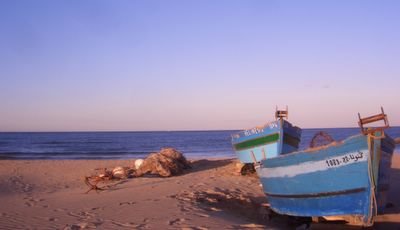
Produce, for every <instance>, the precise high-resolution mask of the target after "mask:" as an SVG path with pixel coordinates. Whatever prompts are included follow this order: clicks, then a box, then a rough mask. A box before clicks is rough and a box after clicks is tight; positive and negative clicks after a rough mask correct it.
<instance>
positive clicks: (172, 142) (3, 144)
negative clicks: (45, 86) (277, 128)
mask: <svg viewBox="0 0 400 230" xmlns="http://www.w3.org/2000/svg"><path fill="white" fill-rule="evenodd" d="M321 130H323V131H326V132H328V133H329V134H330V135H331V136H332V137H333V138H334V139H335V140H342V139H344V138H346V137H348V136H351V135H355V134H359V129H358V128H335V129H303V134H302V141H301V144H300V148H301V149H304V148H307V147H308V145H309V143H310V140H311V138H312V137H313V135H314V134H315V133H316V132H318V131H321ZM235 132H236V131H190V132H183V131H179V132H58V133H0V159H9V158H16V159H116V158H143V157H146V156H147V155H148V154H149V153H151V152H157V151H158V150H160V148H162V147H167V146H168V147H174V148H176V149H178V150H180V151H182V152H183V153H184V154H185V156H187V157H189V158H191V157H196V158H198V157H200V158H205V157H207V158H210V157H235V155H234V153H233V151H232V146H231V142H230V136H231V134H232V133H235ZM387 133H388V134H389V135H390V136H392V137H400V127H393V128H390V129H389V130H387ZM396 151H397V152H399V151H400V149H399V147H397V149H396Z"/></svg>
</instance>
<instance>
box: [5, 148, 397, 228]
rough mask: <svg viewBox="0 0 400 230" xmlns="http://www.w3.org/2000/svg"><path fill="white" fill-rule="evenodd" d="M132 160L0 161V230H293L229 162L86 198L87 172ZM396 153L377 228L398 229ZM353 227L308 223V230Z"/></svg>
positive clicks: (120, 185) (124, 183) (128, 182)
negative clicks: (269, 209) (387, 204)
mask: <svg viewBox="0 0 400 230" xmlns="http://www.w3.org/2000/svg"><path fill="white" fill-rule="evenodd" d="M132 164H133V162H132V161H131V160H65V161H64V160H56V161H55V160H32V161H27V160H2V161H0V229H95V228H98V229H247V228H249V229H294V228H295V227H296V226H295V225H291V223H292V221H291V219H290V218H288V217H286V216H280V215H277V216H274V217H273V218H272V219H268V218H266V217H267V211H266V209H265V208H264V207H263V206H262V203H264V202H266V200H265V197H264V195H263V192H262V189H261V187H260V186H259V182H258V179H257V177H256V176H255V175H252V176H241V175H239V173H238V172H237V167H236V160H233V159H220V160H193V162H192V164H193V168H192V169H191V170H189V171H187V172H186V173H185V174H183V175H181V176H175V177H169V178H159V177H140V178H130V179H124V180H120V181H113V182H110V183H108V184H106V185H107V186H108V189H107V190H105V191H101V192H99V193H97V192H95V191H90V192H89V193H88V194H85V192H86V191H87V190H88V187H87V186H86V185H85V184H84V182H83V177H84V176H89V175H91V174H93V173H94V169H96V168H102V167H108V168H112V167H115V166H129V165H132ZM399 181H400V154H395V157H394V158H393V164H392V175H391V189H390V191H389V197H388V201H389V202H390V203H391V204H392V205H391V206H390V207H389V208H388V209H387V212H386V214H384V215H381V216H378V217H377V218H376V224H375V228H376V229H400V197H399V196H398V193H399V192H400V186H399V185H400V184H399V183H398V182H399ZM328 227H329V228H331V229H354V227H352V226H348V225H344V224H343V223H331V222H330V223H313V224H312V226H311V229H326V228H328Z"/></svg>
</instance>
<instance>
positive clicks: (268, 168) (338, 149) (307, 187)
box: [257, 133, 393, 225]
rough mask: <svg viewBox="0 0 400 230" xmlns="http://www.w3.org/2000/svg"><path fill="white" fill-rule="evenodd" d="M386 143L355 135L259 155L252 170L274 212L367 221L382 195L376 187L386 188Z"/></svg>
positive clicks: (388, 139)
mask: <svg viewBox="0 0 400 230" xmlns="http://www.w3.org/2000/svg"><path fill="white" fill-rule="evenodd" d="M376 135H377V136H379V133H376ZM382 143H389V144H385V146H383V144H382ZM390 143H391V140H390V137H388V136H386V137H385V139H382V140H380V139H369V138H368V137H367V136H364V135H357V136H353V137H350V138H348V139H346V140H345V141H343V142H342V143H337V144H336V145H330V146H328V147H326V148H320V149H318V150H314V151H313V150H311V151H310V150H306V151H299V152H293V153H289V154H284V155H279V156H278V157H276V158H271V159H267V160H262V161H261V165H260V168H258V170H257V172H258V174H259V177H260V181H261V183H262V185H263V189H264V192H265V194H266V195H267V197H268V201H269V202H270V207H271V208H272V209H273V210H274V211H276V212H278V213H281V214H287V215H294V216H331V215H335V216H336V215H358V216H362V217H363V221H364V224H365V225H369V224H371V223H370V217H371V216H373V215H375V212H374V210H376V209H380V208H382V200H385V195H386V193H384V192H382V191H385V189H386V188H387V187H388V186H387V185H388V170H389V169H390V161H391V154H392V153H393V147H392V146H390ZM382 149H386V150H389V151H390V152H382ZM369 162H370V163H369ZM369 171H370V172H371V173H370V175H369ZM374 184H377V185H378V186H377V187H374ZM379 188H381V189H379ZM373 194H376V200H377V203H378V207H375V204H374V202H373Z"/></svg>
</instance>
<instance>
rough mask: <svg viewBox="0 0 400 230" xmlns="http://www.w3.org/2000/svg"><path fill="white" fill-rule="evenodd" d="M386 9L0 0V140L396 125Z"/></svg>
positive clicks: (393, 28) (395, 37) (399, 39)
mask: <svg viewBox="0 0 400 230" xmlns="http://www.w3.org/2000/svg"><path fill="white" fill-rule="evenodd" d="M399 12H400V2H399V1H365V0H362V1H231V0H229V1H161V0H160V1H11V0H10V1H0V98H1V100H0V131H73V130H81V131H85V130H88V131H99V130H106V131H107V130H132V131H134V130H209V129H243V128H249V127H253V126H256V125H261V124H263V123H266V122H268V121H270V120H272V119H273V115H274V111H275V106H276V105H278V106H279V107H281V108H284V107H285V106H286V105H288V106H289V112H290V121H292V122H293V123H295V124H296V125H298V126H300V127H303V128H311V127H348V126H356V125H357V113H358V112H361V114H362V115H364V116H368V115H372V114H375V113H378V112H379V111H380V106H381V105H382V106H383V107H384V109H385V111H386V113H387V114H388V116H389V120H390V123H391V124H392V125H397V126H398V125H400V116H399V114H400V102H399V99H398V98H400V96H399V92H398V90H399V89H400V88H399V86H400V14H399Z"/></svg>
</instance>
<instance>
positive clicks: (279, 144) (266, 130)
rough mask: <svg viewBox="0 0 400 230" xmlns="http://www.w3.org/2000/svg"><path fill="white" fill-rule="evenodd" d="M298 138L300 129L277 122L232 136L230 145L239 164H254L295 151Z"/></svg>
mask: <svg viewBox="0 0 400 230" xmlns="http://www.w3.org/2000/svg"><path fill="white" fill-rule="evenodd" d="M300 136H301V129H300V128H298V127H295V126H293V125H292V124H290V123H289V122H287V121H285V120H277V121H274V122H270V123H268V124H266V125H264V126H262V127H256V128H252V129H248V130H244V131H241V132H239V133H236V134H234V135H232V145H233V148H234V150H235V152H236V154H237V156H238V158H239V160H240V161H241V162H243V163H254V162H255V161H256V162H260V161H261V160H262V159H264V158H272V157H277V156H279V155H280V154H285V153H289V152H293V151H296V150H297V149H298V146H299V142H300Z"/></svg>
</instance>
